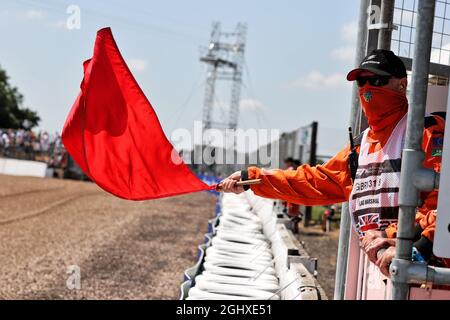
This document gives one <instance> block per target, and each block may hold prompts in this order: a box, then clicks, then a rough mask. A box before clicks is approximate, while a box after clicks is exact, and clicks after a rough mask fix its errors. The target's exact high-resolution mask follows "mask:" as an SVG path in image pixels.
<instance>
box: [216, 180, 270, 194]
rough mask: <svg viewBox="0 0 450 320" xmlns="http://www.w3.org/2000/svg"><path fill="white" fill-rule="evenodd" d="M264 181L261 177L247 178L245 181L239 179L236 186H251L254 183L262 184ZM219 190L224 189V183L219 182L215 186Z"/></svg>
mask: <svg viewBox="0 0 450 320" xmlns="http://www.w3.org/2000/svg"><path fill="white" fill-rule="evenodd" d="M261 182H262V180H261V179H251V180H245V181H238V182H236V186H238V187H239V186H250V185H253V184H260V183H261ZM215 189H216V190H217V191H220V190H221V189H222V183H218V184H217V185H216V187H215Z"/></svg>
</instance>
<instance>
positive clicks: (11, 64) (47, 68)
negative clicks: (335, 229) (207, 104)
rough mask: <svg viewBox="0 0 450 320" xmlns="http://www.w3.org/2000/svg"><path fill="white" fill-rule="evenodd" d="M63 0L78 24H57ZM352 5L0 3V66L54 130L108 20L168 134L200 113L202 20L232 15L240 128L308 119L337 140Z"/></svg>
mask: <svg viewBox="0 0 450 320" xmlns="http://www.w3.org/2000/svg"><path fill="white" fill-rule="evenodd" d="M71 4H74V5H78V6H79V7H80V9H81V28H80V29H79V30H68V29H67V28H66V27H65V23H66V19H67V18H68V16H69V15H68V14H67V13H66V9H67V7H68V6H69V5H71ZM358 10H359V2H358V1H357V0H346V1H330V0H327V1H325V0H316V1H300V0H297V1H294V0H292V1H261V0H260V1H253V0H251V1H248V0H246V1H242V0H241V1H235V0H227V1H211V0H210V1H206V0H204V1H199V0H190V1H181V0H178V1H175V0H168V1H131V0H129V1H124V0H110V1H106V0H99V1H77V0H69V1H64V0H61V1H57V0H46V1H35V0H23V1H22V0H14V1H13V0H0V30H2V39H1V42H0V65H1V66H2V68H4V69H6V71H7V73H8V75H9V76H10V78H11V82H12V84H13V85H15V86H17V87H18V88H19V90H20V92H21V93H23V94H24V96H25V106H27V107H29V108H31V109H34V110H37V111H38V112H39V114H40V116H41V117H42V122H41V125H40V127H41V128H42V129H46V130H49V131H51V132H54V131H60V130H61V129H62V126H63V124H64V120H65V117H66V115H67V114H68V112H69V109H70V107H71V105H72V103H73V101H74V100H75V98H76V96H77V94H78V89H79V84H80V81H81V79H82V62H83V61H84V60H86V59H88V58H90V57H91V55H92V49H93V44H94V39H95V33H96V31H97V30H98V29H100V28H101V27H104V26H110V27H112V31H113V34H114V36H115V39H116V41H117V43H118V45H119V48H120V50H121V52H122V54H123V56H124V58H125V60H126V61H127V62H128V64H129V65H130V67H131V69H132V71H133V73H134V75H135V77H136V78H137V80H138V82H139V84H140V85H141V87H142V89H143V90H144V92H145V93H146V95H147V97H148V98H149V100H150V101H151V102H152V105H153V107H154V108H155V110H156V112H157V114H158V116H159V119H160V121H161V124H162V126H163V128H164V130H165V131H166V134H167V135H168V136H170V134H171V132H172V131H173V130H175V129H177V128H187V129H192V128H193V122H194V120H200V119H201V116H202V103H203V93H204V86H203V82H204V79H205V76H206V70H205V67H204V66H203V65H202V64H201V63H200V62H199V56H200V50H199V48H200V47H202V46H206V45H207V42H208V39H209V34H210V30H211V23H212V21H215V20H217V21H220V22H222V28H223V29H225V30H231V29H233V28H234V26H235V24H236V23H237V22H239V21H242V22H246V23H247V25H248V33H247V47H246V53H245V56H246V64H247V67H248V71H249V72H248V73H245V74H244V87H243V90H242V97H241V98H242V108H241V117H240V122H239V125H240V127H243V128H276V129H280V130H282V131H289V130H293V129H296V128H298V127H300V126H303V125H305V124H308V123H310V122H312V121H314V120H317V121H319V138H320V137H321V136H320V132H321V131H320V128H332V129H329V130H328V132H332V133H331V134H329V136H330V137H329V138H327V139H325V140H324V139H323V137H324V135H325V133H324V134H323V135H322V139H321V140H324V142H323V143H322V144H325V143H329V144H330V146H333V145H336V141H333V139H332V137H333V132H342V137H345V131H346V129H345V128H346V127H347V126H348V121H349V109H350V96H351V86H350V85H349V84H348V83H347V81H346V80H345V75H346V73H347V72H348V71H349V70H350V68H352V66H353V63H354V60H353V53H354V45H355V40H356V38H355V37H356V21H357V15H358ZM248 75H250V79H249V77H248ZM330 130H331V131H330ZM323 132H325V130H324V131H323ZM328 141H329V142H328ZM319 142H320V141H319ZM342 143H345V141H343V142H342ZM338 145H339V146H340V145H341V143H338Z"/></svg>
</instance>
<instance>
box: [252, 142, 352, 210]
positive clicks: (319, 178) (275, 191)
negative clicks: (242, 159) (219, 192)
mask: <svg viewBox="0 0 450 320" xmlns="http://www.w3.org/2000/svg"><path fill="white" fill-rule="evenodd" d="M349 153H350V147H349V146H347V147H346V148H344V149H342V150H341V151H340V152H338V153H337V154H336V155H335V156H334V157H333V158H331V159H330V160H329V161H328V162H326V163H325V164H323V165H317V166H309V165H302V166H300V167H298V168H297V170H280V169H275V170H267V169H262V168H257V167H249V168H248V178H249V179H261V180H262V183H261V184H257V185H252V186H251V189H252V191H253V192H254V193H255V194H256V195H259V196H261V197H265V198H272V199H281V200H285V201H288V202H292V203H296V204H302V205H306V206H314V205H328V204H333V203H338V202H345V201H347V200H348V197H349V195H350V192H351V190H352V181H351V173H350V168H349V166H348V155H349Z"/></svg>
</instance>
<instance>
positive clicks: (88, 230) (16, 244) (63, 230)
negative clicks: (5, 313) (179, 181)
mask: <svg viewBox="0 0 450 320" xmlns="http://www.w3.org/2000/svg"><path fill="white" fill-rule="evenodd" d="M214 204H215V199H214V197H213V196H211V195H209V194H207V193H196V194H190V195H185V196H179V197H173V198H168V199H161V200H153V201H140V202H133V201H125V200H121V199H118V198H116V197H114V196H111V195H109V194H108V193H106V192H104V191H102V190H101V189H99V188H98V187H97V186H96V185H95V184H93V183H89V182H78V181H69V180H57V179H41V178H30V177H13V176H6V175H0V261H1V263H0V299H177V298H178V295H179V285H180V283H181V281H182V279H183V271H184V270H185V269H186V268H188V267H190V266H192V265H193V264H194V263H195V260H196V255H197V246H198V245H199V244H200V243H201V242H202V241H203V235H204V233H205V232H206V231H207V220H208V219H209V218H211V217H212V216H213V214H214ZM73 265H75V266H78V267H79V268H80V279H81V282H80V283H81V289H80V290H77V289H74V290H69V289H68V288H67V285H66V281H67V280H68V278H70V277H71V275H70V274H69V273H67V271H68V268H71V267H70V266H73ZM72 270H74V268H72ZM72 279H73V278H72ZM69 282H70V281H69ZM70 283H72V284H74V283H76V282H70Z"/></svg>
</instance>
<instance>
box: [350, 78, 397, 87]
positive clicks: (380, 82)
mask: <svg viewBox="0 0 450 320" xmlns="http://www.w3.org/2000/svg"><path fill="white" fill-rule="evenodd" d="M391 78H392V77H391V76H372V77H358V78H356V82H357V83H358V87H362V86H364V85H365V84H366V83H367V82H369V84H370V85H371V86H374V87H381V86H385V85H387V84H388V82H389V79H391Z"/></svg>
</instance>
